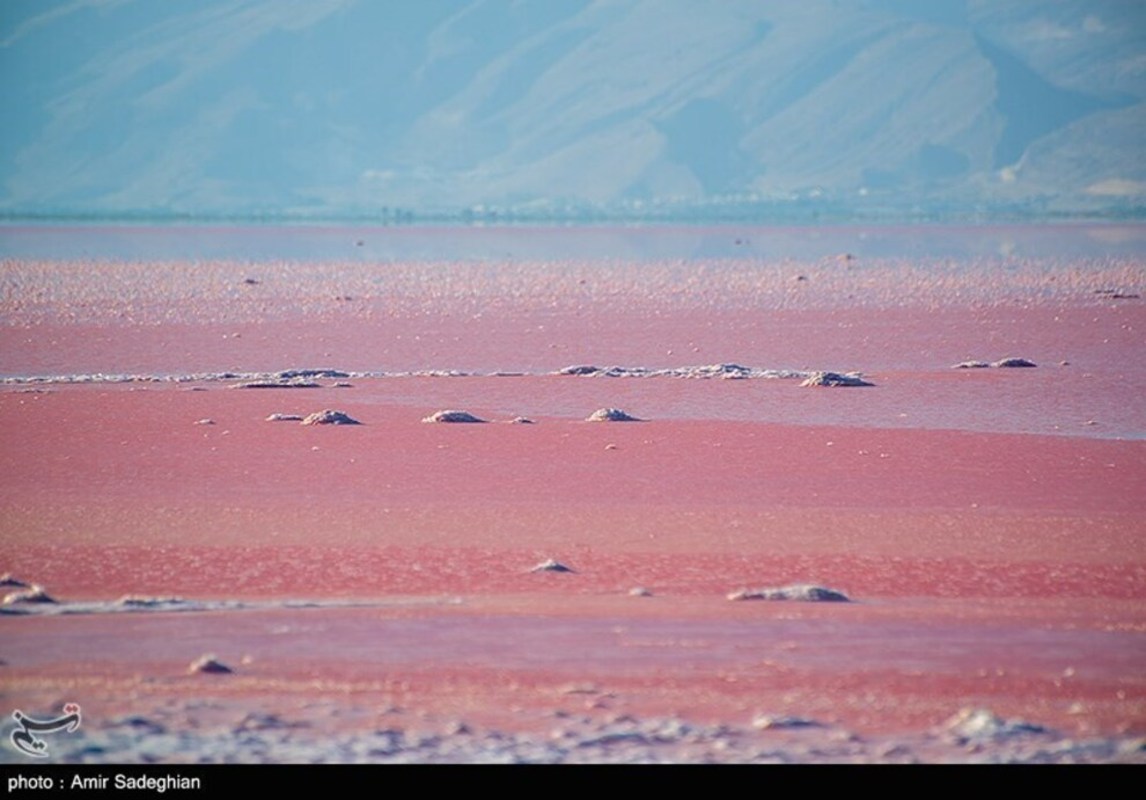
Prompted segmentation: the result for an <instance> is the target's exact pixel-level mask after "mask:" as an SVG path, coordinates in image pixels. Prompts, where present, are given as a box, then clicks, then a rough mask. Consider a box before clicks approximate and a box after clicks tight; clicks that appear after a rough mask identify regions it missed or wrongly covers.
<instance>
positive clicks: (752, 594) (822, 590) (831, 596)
mask: <svg viewBox="0 0 1146 800" xmlns="http://www.w3.org/2000/svg"><path fill="white" fill-rule="evenodd" d="M728 599H729V600H802V601H805V602H812V603H850V602H851V598H849V597H848V596H847V595H846V594H844V593H843V592H837V591H836V590H835V589H828V588H826V587H824V586H815V585H813V584H794V585H792V586H781V587H778V588H767V589H741V590H740V591H737V592H733V593H732V594H730V595H728Z"/></svg>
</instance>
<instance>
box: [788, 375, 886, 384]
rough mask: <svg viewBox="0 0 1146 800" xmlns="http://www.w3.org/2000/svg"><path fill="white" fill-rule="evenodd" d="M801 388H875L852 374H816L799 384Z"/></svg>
mask: <svg viewBox="0 0 1146 800" xmlns="http://www.w3.org/2000/svg"><path fill="white" fill-rule="evenodd" d="M800 385H801V386H875V384H874V383H869V382H868V381H865V380H864V379H863V378H861V377H860V376H859V375H858V374H856V373H854V372H848V373H843V374H841V373H839V372H816V373H814V374H813V375H812V376H811V377H810V378H808V379H807V380H805V381H804V382H803V383H801V384H800Z"/></svg>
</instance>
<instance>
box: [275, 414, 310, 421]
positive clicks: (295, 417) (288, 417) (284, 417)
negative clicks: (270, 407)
mask: <svg viewBox="0 0 1146 800" xmlns="http://www.w3.org/2000/svg"><path fill="white" fill-rule="evenodd" d="M302 420H303V417H302V415H301V414H279V413H275V414H271V415H270V416H268V417H267V418H266V421H267V422H302Z"/></svg>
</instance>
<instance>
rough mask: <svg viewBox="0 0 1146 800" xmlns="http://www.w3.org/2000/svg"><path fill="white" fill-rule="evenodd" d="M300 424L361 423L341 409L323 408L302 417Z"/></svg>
mask: <svg viewBox="0 0 1146 800" xmlns="http://www.w3.org/2000/svg"><path fill="white" fill-rule="evenodd" d="M300 424H302V425H361V424H362V423H361V422H359V421H358V420H356V419H354V418H353V417H351V416H350V415H349V414H346V413H344V412H342V411H332V410H331V409H329V408H328V409H324V410H323V411H316V412H315V413H313V414H311V415H310V416H309V417H307V418H306V419H304V420H303V421H302V422H301V423H300Z"/></svg>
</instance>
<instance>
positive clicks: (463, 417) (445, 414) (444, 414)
mask: <svg viewBox="0 0 1146 800" xmlns="http://www.w3.org/2000/svg"><path fill="white" fill-rule="evenodd" d="M422 422H485V420H484V419H481V418H480V417H475V416H474V415H473V414H471V413H470V412H468V411H435V412H434V413H433V414H431V415H430V416H428V417H426V418H425V419H423V420H422Z"/></svg>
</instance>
